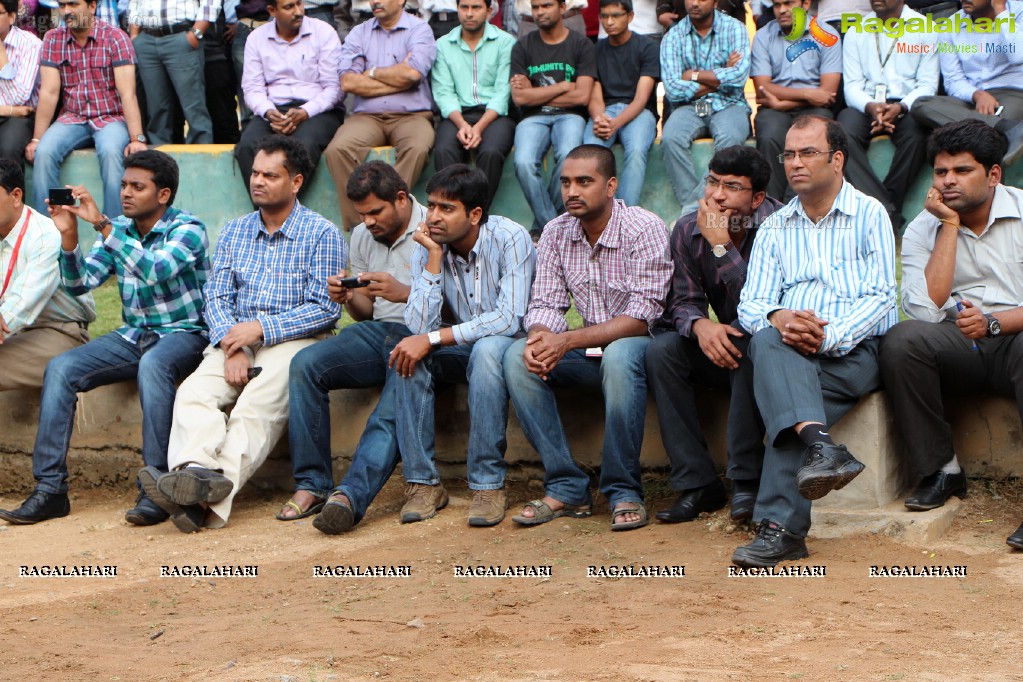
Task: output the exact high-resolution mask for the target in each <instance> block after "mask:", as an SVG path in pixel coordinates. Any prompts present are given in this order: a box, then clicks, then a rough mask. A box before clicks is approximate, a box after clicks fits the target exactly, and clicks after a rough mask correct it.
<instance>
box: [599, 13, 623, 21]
mask: <svg viewBox="0 0 1023 682" xmlns="http://www.w3.org/2000/svg"><path fill="white" fill-rule="evenodd" d="M628 14H629V13H628V12H611V13H610V14H604V13H603V12H601V13H600V20H601V21H608V20H610V19H621V18H622V17H624V16H628Z"/></svg>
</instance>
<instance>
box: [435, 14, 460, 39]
mask: <svg viewBox="0 0 1023 682" xmlns="http://www.w3.org/2000/svg"><path fill="white" fill-rule="evenodd" d="M444 15H447V18H446V19H441V18H440V17H441V16H444ZM455 26H458V12H434V13H433V15H432V16H431V17H430V29H431V30H432V31H433V38H434V40H440V39H441V38H443V37H444V36H446V35H447V34H449V33H451V30H452V29H453V28H454V27H455Z"/></svg>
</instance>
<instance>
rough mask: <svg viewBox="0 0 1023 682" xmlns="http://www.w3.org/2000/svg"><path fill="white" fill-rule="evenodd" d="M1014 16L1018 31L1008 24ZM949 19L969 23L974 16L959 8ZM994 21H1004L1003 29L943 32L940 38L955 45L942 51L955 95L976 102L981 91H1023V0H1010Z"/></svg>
mask: <svg viewBox="0 0 1023 682" xmlns="http://www.w3.org/2000/svg"><path fill="white" fill-rule="evenodd" d="M1010 15H1012V16H1014V17H1015V21H1016V30H1015V32H1013V31H1010V30H1009V27H1008V23H1009V22H1008V19H1009V17H1010ZM948 21H952V22H955V25H956V26H961V25H963V24H965V25H966V26H969V25H970V24H969V23H967V22H970V21H972V19H971V17H970V16H969V15H968V14H966V13H965V12H964V11H963V10H959V11H958V12H956V13H955V14H953V15H952V16H951V17H950V18H949V19H948ZM994 21H1001V22H1002V23H1001V30H999V31H994V32H991V33H973V32H972V31H970V30H968V29H966V28H963V29H962V30H960V31H957V32H954V33H950V34H948V37H947V38H946V37H944V36H943V35H941V34H939V35H940V36H941V37H940V38H939V39H940V40H942V41H944V42H948V43H951V45H952V46H953V49H951V50H947V51H943V52H941V53H939V54H938V63H939V64H940V66H941V75H942V77H943V78H944V84H945V92H947V93H948V94H949V95H951V96H952V97H955V98H957V99H961V100H963V101H964V102H968V103H970V104H972V103H973V94H974V93H975V92H977V90H991V89H993V88H1008V89H1011V90H1023V30H1021V27H1020V26H1019V24H1020V23H1021V22H1023V2H1020V1H1019V0H1008V2H1006V3H1005V9H1004V10H1002V11H1001V12H1000V13H999V14H998V15H997V16H996V17H995V19H994ZM992 23H993V22H992ZM971 50H972V51H971Z"/></svg>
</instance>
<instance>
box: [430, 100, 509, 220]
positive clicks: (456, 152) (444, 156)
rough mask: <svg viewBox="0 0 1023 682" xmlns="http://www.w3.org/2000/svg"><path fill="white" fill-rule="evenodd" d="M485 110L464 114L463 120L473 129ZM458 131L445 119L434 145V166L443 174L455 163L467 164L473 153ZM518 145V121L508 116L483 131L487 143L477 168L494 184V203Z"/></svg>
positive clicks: (478, 156) (481, 149)
mask: <svg viewBox="0 0 1023 682" xmlns="http://www.w3.org/2000/svg"><path fill="white" fill-rule="evenodd" d="M484 113H485V112H484V110H483V109H479V110H470V111H463V112H462V117H463V118H464V119H465V121H466V123H468V124H469V125H476V123H477V122H478V121H479V120H480V119H481V118H483V114H484ZM457 134H458V129H457V128H456V127H455V124H454V123H452V122H451V121H450V119H444V120H443V121H441V122H440V125H438V126H437V137H436V138H435V140H434V143H433V165H434V168H436V169H437V170H440V169H441V168H446V167H447V166H450V165H452V164H455V163H465V162H466V161H468V159H469V152H467V151H466V150H465V148H464V147H462V143H461V142H459V141H458V137H457ZM513 142H515V121H513V120H511V119H510V118H508V117H507V116H498V117H497V119H496V120H494V121H492V122H491V124H490V125H488V126H487V128H486V130H484V131H483V141H482V142H480V146H479V147H477V148H476V167H477V168H479V169H480V170H482V171H483V172H484V173H486V175H487V181H488V182H489V183H490V199H491V201H493V199H494V195H495V194H497V188H498V186H499V185H500V184H501V173H502V172H503V171H504V160H505V159H506V158H507V157H508V152H509V151H511V148H512V143H513Z"/></svg>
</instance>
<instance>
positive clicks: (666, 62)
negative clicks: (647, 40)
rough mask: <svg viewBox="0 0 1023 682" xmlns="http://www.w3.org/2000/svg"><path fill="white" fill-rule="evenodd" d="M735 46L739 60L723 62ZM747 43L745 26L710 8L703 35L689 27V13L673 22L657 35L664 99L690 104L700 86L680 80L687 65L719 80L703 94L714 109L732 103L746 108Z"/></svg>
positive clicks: (748, 47) (734, 49) (748, 50)
mask: <svg viewBox="0 0 1023 682" xmlns="http://www.w3.org/2000/svg"><path fill="white" fill-rule="evenodd" d="M736 50H738V51H739V54H741V55H742V58H741V59H740V60H739V63H738V64H736V65H735V66H732V67H727V66H725V63H726V62H727V61H728V55H730V54H732V53H733V52H735V51H736ZM749 67H750V44H749V34H748V33H747V32H746V27H745V26H743V25H742V24H740V23H739V22H738V21H736V20H735V19H733V18H732V17H730V16H728V15H727V14H724V13H722V12H720V11H718V10H714V23H713V24H712V25H711V27H710V32H708V33H707V35H706V36H704V37H703V38H701V37H700V34H699V33H697V32H696V31H695V30H693V24H692V22H691V21H690V20H689V17H688V16H687V17H684V18H683V19H682V21H680V22H678V23H677V24H675V26H673V27H672V28H671V29H670V30H669V31H668V33H667V34H665V36H664V38H662V39H661V80H662V81H663V82H664V91H665V93H666V94H667V96H668V99H669V100H671V101H672V102H673V103H677V104H690V103H692V102H693V96H694V95H695V94H696V91H697V90H699V89H700V84H699V83H694V82H692V81H684V80H682V72H683V71H686V70H687V69H690V70H691V69H695V70H697V71H708V70H713V71H714V75H715V76H717V78H718V80H719V81H721V85H720V86H718V89H717V91H716V92H712V93H711V94H709V95H705V97H706V98H707V99H709V100H710V103H711V106H712V108H713V110H714V111H721V110H722V109H725V108H727V107H730V106H732V105H733V104H740V105H742V106H744V107H746V108H747V109H749V105H748V104H746V96H745V95H744V94H743V88H744V87H745V86H746V79H747V78H749Z"/></svg>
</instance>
